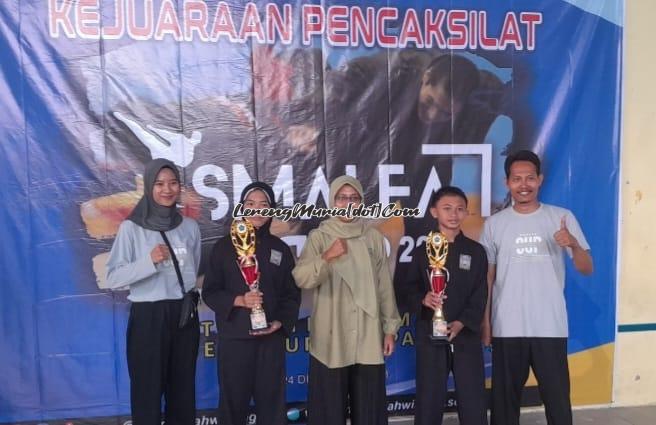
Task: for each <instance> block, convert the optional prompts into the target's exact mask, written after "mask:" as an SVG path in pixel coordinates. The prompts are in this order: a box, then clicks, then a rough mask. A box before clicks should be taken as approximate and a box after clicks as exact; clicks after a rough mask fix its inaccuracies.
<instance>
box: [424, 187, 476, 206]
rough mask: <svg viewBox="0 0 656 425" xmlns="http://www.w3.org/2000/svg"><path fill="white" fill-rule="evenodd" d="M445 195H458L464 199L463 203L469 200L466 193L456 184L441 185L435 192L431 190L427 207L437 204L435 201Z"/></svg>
mask: <svg viewBox="0 0 656 425" xmlns="http://www.w3.org/2000/svg"><path fill="white" fill-rule="evenodd" d="M445 196H459V197H461V198H462V199H463V200H464V201H465V205H467V203H468V202H469V201H468V199H467V195H465V192H463V191H462V189H460V188H459V187H456V186H442V187H441V188H439V189H438V190H437V191H436V192H433V193H432V194H431V197H430V201H429V203H428V206H429V207H434V206H435V204H437V201H439V200H440V199H442V198H443V197H445Z"/></svg>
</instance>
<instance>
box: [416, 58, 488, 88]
mask: <svg viewBox="0 0 656 425" xmlns="http://www.w3.org/2000/svg"><path fill="white" fill-rule="evenodd" d="M426 75H427V77H428V79H427V83H428V84H429V85H431V86H435V85H437V84H444V89H445V90H446V91H447V92H448V93H450V94H451V96H452V97H454V98H456V99H466V98H467V97H468V96H469V95H470V94H471V93H472V92H473V91H474V90H475V89H476V88H477V87H478V85H479V79H480V75H479V72H478V68H476V65H474V64H473V63H472V62H471V61H470V60H469V59H466V58H464V57H462V56H459V55H450V54H444V55H441V56H438V57H436V58H435V59H433V60H432V61H431V62H430V63H429V64H428V67H427V68H426Z"/></svg>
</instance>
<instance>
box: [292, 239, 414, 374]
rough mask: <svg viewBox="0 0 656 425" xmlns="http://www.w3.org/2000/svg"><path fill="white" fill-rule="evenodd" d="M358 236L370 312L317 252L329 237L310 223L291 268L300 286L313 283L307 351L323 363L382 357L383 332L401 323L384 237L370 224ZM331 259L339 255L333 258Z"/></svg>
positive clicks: (376, 360)
mask: <svg viewBox="0 0 656 425" xmlns="http://www.w3.org/2000/svg"><path fill="white" fill-rule="evenodd" d="M362 238H365V243H366V245H367V250H368V251H369V254H370V255H369V258H363V259H362V261H371V266H372V270H373V275H374V280H375V282H374V285H376V297H377V301H378V309H377V310H378V314H377V315H376V317H372V316H370V315H368V314H366V313H365V312H364V310H362V309H360V308H359V307H358V306H357V305H356V304H355V302H354V300H353V295H352V293H351V290H350V288H349V286H348V284H347V283H346V282H345V281H343V280H342V278H341V277H340V276H338V275H337V274H336V273H333V272H332V270H331V268H332V266H331V264H330V263H328V262H326V261H325V260H323V259H322V258H321V254H323V252H324V251H326V250H327V249H328V248H329V247H330V245H331V244H332V243H333V241H334V237H332V236H329V235H327V234H325V233H323V232H320V231H318V230H316V229H315V230H313V231H311V232H310V234H309V235H308V238H307V241H306V242H305V247H304V248H303V252H302V253H301V257H300V258H299V260H298V263H297V264H296V268H294V271H293V274H294V278H295V280H296V284H297V285H298V286H299V287H300V288H303V289H310V288H315V292H314V309H313V313H312V316H311V317H310V354H312V355H313V356H314V357H315V358H316V359H317V360H319V361H320V362H321V363H323V364H325V365H326V366H328V367H329V368H338V367H345V366H349V365H353V364H356V363H359V364H382V363H384V359H383V337H384V335H385V334H389V335H392V334H396V332H397V331H398V330H399V326H400V324H401V318H400V316H399V312H398V309H397V307H396V299H395V296H394V287H393V286H392V278H391V276H390V272H389V268H388V266H387V255H386V253H385V245H384V238H383V236H382V235H381V234H380V232H378V231H377V230H376V229H374V228H368V229H366V231H365V233H364V234H363V236H362ZM344 255H349V253H348V252H347V253H346V254H344ZM337 261H339V258H337V259H335V260H333V262H337Z"/></svg>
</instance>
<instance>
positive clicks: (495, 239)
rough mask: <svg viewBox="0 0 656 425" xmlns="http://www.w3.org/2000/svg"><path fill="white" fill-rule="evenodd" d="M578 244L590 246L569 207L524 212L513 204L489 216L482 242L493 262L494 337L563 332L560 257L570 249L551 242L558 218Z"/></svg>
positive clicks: (561, 334) (562, 262) (562, 263)
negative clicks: (494, 274) (494, 276)
mask: <svg viewBox="0 0 656 425" xmlns="http://www.w3.org/2000/svg"><path fill="white" fill-rule="evenodd" d="M563 217H565V222H566V225H567V229H568V230H569V232H570V233H571V234H572V236H574V237H575V238H576V240H577V241H578V242H579V244H580V245H581V247H582V248H583V249H585V250H588V249H590V246H589V245H588V242H587V241H586V239H585V236H584V235H583V232H582V231H581V227H580V226H579V223H578V222H577V221H576V218H575V217H574V214H572V212H571V211H569V210H567V209H565V208H560V207H556V206H553V205H547V204H541V205H540V207H539V208H538V209H537V210H536V211H534V212H532V213H529V214H521V213H518V212H517V211H515V210H514V209H513V208H512V206H511V207H508V208H506V209H504V210H502V211H499V212H498V213H497V214H494V215H493V216H491V217H489V218H488V219H487V221H486V222H485V226H484V227H483V233H482V235H481V240H480V242H481V244H482V245H483V246H484V247H485V250H486V252H487V258H488V261H489V263H490V264H495V265H496V280H495V282H494V286H493V288H492V310H491V315H492V335H493V336H495V337H567V335H568V329H567V309H566V306H565V295H564V289H565V259H564V254H565V252H567V254H568V255H569V256H570V257H571V256H572V252H571V249H569V248H567V249H563V248H561V247H560V246H558V244H557V243H556V241H555V239H554V233H556V232H557V231H558V230H559V229H560V226H561V219H562V218H563Z"/></svg>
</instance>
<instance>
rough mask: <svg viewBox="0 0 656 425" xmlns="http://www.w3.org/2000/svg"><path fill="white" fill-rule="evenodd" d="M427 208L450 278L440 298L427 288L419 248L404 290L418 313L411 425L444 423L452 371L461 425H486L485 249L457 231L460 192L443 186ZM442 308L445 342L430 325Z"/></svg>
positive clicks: (463, 200) (462, 206)
mask: <svg viewBox="0 0 656 425" xmlns="http://www.w3.org/2000/svg"><path fill="white" fill-rule="evenodd" d="M429 206H430V213H431V215H432V216H433V218H435V219H436V221H437V227H438V228H439V230H440V231H441V232H442V233H443V234H444V235H445V236H446V238H447V240H448V241H449V250H448V256H447V259H446V265H445V267H446V269H447V270H448V276H449V280H448V283H447V285H446V289H445V296H444V299H443V300H442V299H440V297H439V296H438V295H437V294H436V293H435V292H433V291H432V290H431V285H430V281H429V279H428V271H429V264H428V257H427V255H426V247H425V245H423V244H422V245H419V246H418V247H417V248H416V249H415V251H414V253H413V257H412V263H411V267H410V273H409V275H408V278H407V280H406V285H405V286H404V288H405V291H403V292H405V294H403V295H405V296H406V297H407V298H406V301H407V302H408V305H409V306H410V309H411V311H412V312H413V313H416V314H417V321H416V336H415V341H416V344H415V348H416V352H417V386H416V392H417V399H416V405H415V424H416V425H427V424H431V425H433V424H438V425H439V424H441V423H442V413H443V412H444V406H445V402H446V394H447V379H448V377H449V372H450V371H453V375H454V379H455V383H456V394H457V402H458V418H459V422H460V424H461V425H484V424H487V409H486V398H485V370H484V364H483V350H482V346H481V336H480V326H481V322H482V319H483V313H484V311H485V303H486V300H487V281H486V276H487V257H486V255H485V250H484V249H483V247H482V246H481V245H480V244H479V243H478V242H475V241H473V240H471V239H469V238H468V237H466V236H465V235H463V233H462V232H461V230H460V226H461V224H462V222H463V220H464V219H465V217H466V216H467V214H468V212H467V197H466V195H465V194H464V192H463V191H462V190H460V189H459V188H457V187H451V186H444V187H442V188H440V189H439V190H438V191H437V192H434V193H433V195H432V196H431V199H430V204H429ZM426 233H428V232H426ZM440 304H442V309H443V311H444V316H445V317H446V321H447V322H448V333H447V335H448V339H447V340H442V341H433V340H431V338H430V335H431V333H432V323H431V321H432V317H433V313H434V311H435V309H436V308H437V307H438V306H440Z"/></svg>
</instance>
